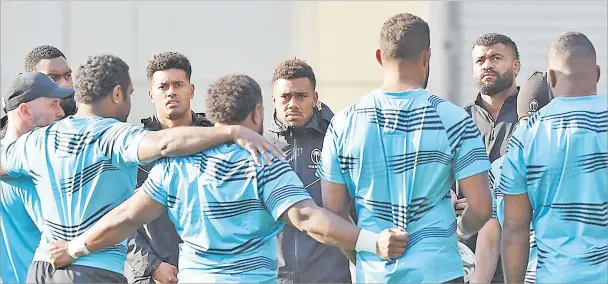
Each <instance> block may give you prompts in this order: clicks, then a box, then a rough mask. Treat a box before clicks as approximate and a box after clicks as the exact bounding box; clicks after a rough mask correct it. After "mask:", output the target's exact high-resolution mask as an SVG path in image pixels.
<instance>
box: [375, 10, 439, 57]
mask: <svg viewBox="0 0 608 284" xmlns="http://www.w3.org/2000/svg"><path fill="white" fill-rule="evenodd" d="M430 45H431V39H430V30H429V24H428V23H427V22H425V21H424V20H423V19H422V18H420V17H418V16H415V15H412V14H408V13H402V14H398V15H395V16H393V17H391V18H389V19H388V20H387V21H386V22H384V25H382V30H381V31H380V53H381V54H382V59H383V60H411V59H416V58H418V57H420V55H421V54H422V52H423V51H425V50H427V49H429V48H430Z"/></svg>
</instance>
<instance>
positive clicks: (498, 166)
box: [489, 155, 538, 284]
mask: <svg viewBox="0 0 608 284" xmlns="http://www.w3.org/2000/svg"><path fill="white" fill-rule="evenodd" d="M504 160H505V155H503V156H501V157H500V158H498V159H496V160H495V161H494V162H492V169H491V170H490V175H489V178H490V188H491V189H492V197H493V200H492V209H493V210H492V218H494V219H496V220H498V223H499V224H500V227H501V228H502V227H503V224H504V217H505V214H504V213H505V210H504V208H505V207H504V205H505V204H504V199H503V196H504V194H503V193H502V192H500V191H498V190H497V187H498V184H499V183H500V173H501V171H502V163H503V161H504ZM537 262H538V252H537V250H536V240H535V235H534V229H533V228H532V225H531V224H530V254H529V255H528V268H527V269H526V276H525V279H524V282H525V283H526V284H528V283H529V284H534V283H536V264H537Z"/></svg>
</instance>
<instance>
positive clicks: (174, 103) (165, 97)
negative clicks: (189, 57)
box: [149, 68, 194, 119]
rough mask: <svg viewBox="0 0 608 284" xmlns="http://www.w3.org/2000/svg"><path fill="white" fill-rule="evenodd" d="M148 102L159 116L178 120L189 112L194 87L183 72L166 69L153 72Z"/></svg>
mask: <svg viewBox="0 0 608 284" xmlns="http://www.w3.org/2000/svg"><path fill="white" fill-rule="evenodd" d="M149 95H150V100H152V102H153V103H154V106H155V107H156V113H157V115H159V116H162V117H165V118H168V119H179V118H182V117H184V116H185V115H187V113H188V112H190V100H192V97H193V96H194V85H193V84H190V80H189V79H188V76H187V74H186V72H185V71H184V70H181V69H175V68H173V69H167V70H161V71H156V72H154V75H153V76H152V79H151V80H150V92H149Z"/></svg>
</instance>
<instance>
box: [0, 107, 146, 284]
mask: <svg viewBox="0 0 608 284" xmlns="http://www.w3.org/2000/svg"><path fill="white" fill-rule="evenodd" d="M144 134H145V131H143V130H141V128H139V127H136V126H133V125H130V124H127V123H121V122H119V121H118V120H116V119H110V118H102V117H90V118H78V119H77V118H73V117H68V118H65V119H63V120H60V121H57V122H55V123H53V124H51V125H49V126H47V127H43V128H38V129H36V130H33V131H32V132H29V133H26V134H24V135H23V136H21V137H20V138H19V139H17V141H16V142H14V143H13V144H11V145H10V146H9V147H7V149H6V151H5V152H3V154H7V157H6V159H8V163H7V164H5V169H6V170H7V172H8V173H9V175H11V176H14V175H23V174H25V175H29V176H31V177H32V179H33V181H34V183H35V184H36V190H37V192H38V195H39V197H40V204H41V208H42V215H43V217H44V219H45V220H44V223H45V225H44V226H43V227H42V238H41V241H40V246H39V247H38V249H37V251H36V255H35V257H34V261H48V256H47V250H48V247H47V246H48V244H49V243H50V242H52V241H56V240H71V239H73V238H74V237H76V236H78V235H80V234H82V233H84V232H86V230H88V229H89V228H91V227H92V226H93V225H94V224H95V222H96V221H97V220H99V219H100V218H101V217H102V216H103V215H105V214H106V213H107V212H109V211H110V210H111V209H112V208H114V207H115V206H117V205H119V204H120V203H121V202H123V201H124V200H126V199H127V198H128V197H129V196H131V194H132V193H133V190H134V189H135V186H136V183H135V182H136V175H137V164H138V162H139V161H138V154H137V148H138V142H139V139H141V137H143V135H144ZM22 150H25V151H24V152H23V153H19V151H22ZM33 157H35V158H33ZM3 161H4V160H3ZM125 259H126V243H125V242H122V243H120V244H118V245H116V246H113V247H110V248H107V249H104V250H102V251H99V252H95V253H92V254H90V255H87V256H84V257H81V258H79V259H78V260H76V261H75V262H74V264H75V265H84V266H90V267H95V268H101V269H106V270H110V271H113V272H116V273H119V274H122V273H123V270H124V261H125Z"/></svg>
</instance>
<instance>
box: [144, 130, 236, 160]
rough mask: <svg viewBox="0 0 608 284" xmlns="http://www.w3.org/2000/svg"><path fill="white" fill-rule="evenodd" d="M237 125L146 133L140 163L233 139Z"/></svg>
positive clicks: (179, 154) (198, 150)
mask: <svg viewBox="0 0 608 284" xmlns="http://www.w3.org/2000/svg"><path fill="white" fill-rule="evenodd" d="M237 127H238V126H232V125H230V126H217V127H189V126H184V127H175V128H170V129H164V130H161V131H154V132H150V133H148V134H147V135H146V136H144V138H143V139H142V141H141V143H140V150H139V156H140V161H141V162H142V163H148V162H152V161H154V160H156V159H159V158H161V157H180V156H187V155H193V154H196V153H200V152H202V151H204V150H206V149H209V148H213V147H215V146H218V145H221V144H224V143H228V142H231V141H233V135H234V132H235V131H236V128H237Z"/></svg>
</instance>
